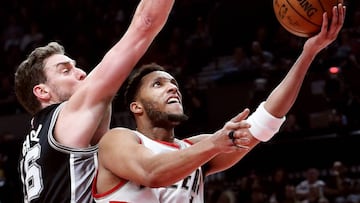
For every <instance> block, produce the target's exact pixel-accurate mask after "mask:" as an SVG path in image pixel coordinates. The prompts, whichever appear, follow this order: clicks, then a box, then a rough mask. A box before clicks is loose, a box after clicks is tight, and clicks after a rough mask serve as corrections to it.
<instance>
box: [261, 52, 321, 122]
mask: <svg viewBox="0 0 360 203" xmlns="http://www.w3.org/2000/svg"><path fill="white" fill-rule="evenodd" d="M314 57H315V54H312V53H310V52H306V51H303V52H302V53H301V55H300V56H299V58H298V59H297V60H296V62H295V63H294V65H293V66H292V68H291V69H290V70H289V72H288V74H287V75H286V76H285V78H284V79H283V80H282V81H281V83H280V84H279V85H278V86H277V87H276V88H275V89H274V90H273V91H272V92H271V94H270V95H269V97H268V98H267V99H266V103H265V105H264V107H265V109H266V110H267V111H268V112H269V113H270V114H271V115H273V116H275V117H277V118H281V117H283V116H285V115H286V114H287V113H288V112H289V110H290V108H291V107H292V106H293V104H294V102H295V100H296V98H297V96H298V94H299V91H300V88H301V85H302V83H303V81H304V78H305V76H306V73H307V71H308V69H309V67H310V65H311V63H312V61H313V60H314Z"/></svg>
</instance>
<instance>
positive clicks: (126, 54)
mask: <svg viewBox="0 0 360 203" xmlns="http://www.w3.org/2000/svg"><path fill="white" fill-rule="evenodd" d="M173 3H174V0H142V1H141V2H140V3H139V5H138V6H137V8H136V11H135V13H134V17H133V18H132V21H131V23H130V25H129V27H128V29H127V31H126V32H125V34H124V35H123V36H122V38H121V39H120V40H119V41H118V42H117V43H116V44H115V45H114V46H113V47H112V48H111V49H110V50H109V51H108V52H107V53H106V54H105V56H104V57H103V59H102V61H101V62H100V63H99V64H98V66H97V67H96V68H95V69H94V70H93V72H92V73H91V74H89V76H88V78H93V79H91V80H92V82H91V88H96V89H97V90H106V91H96V90H95V91H93V92H95V93H96V94H98V95H96V97H97V98H99V99H103V98H112V97H113V96H114V94H116V93H117V91H118V89H119V87H120V86H121V85H122V83H123V82H124V81H125V80H126V78H127V77H128V75H129V74H130V72H131V71H132V70H133V68H134V67H135V65H136V64H137V63H138V61H139V60H140V58H141V57H142V56H143V55H144V54H145V52H146V51H147V49H148V48H149V46H150V45H151V43H152V42H153V40H154V38H155V37H156V36H157V34H158V33H159V32H160V30H161V29H162V28H163V26H164V25H165V23H166V21H167V18H168V15H169V13H170V11H171V8H172V6H173Z"/></svg>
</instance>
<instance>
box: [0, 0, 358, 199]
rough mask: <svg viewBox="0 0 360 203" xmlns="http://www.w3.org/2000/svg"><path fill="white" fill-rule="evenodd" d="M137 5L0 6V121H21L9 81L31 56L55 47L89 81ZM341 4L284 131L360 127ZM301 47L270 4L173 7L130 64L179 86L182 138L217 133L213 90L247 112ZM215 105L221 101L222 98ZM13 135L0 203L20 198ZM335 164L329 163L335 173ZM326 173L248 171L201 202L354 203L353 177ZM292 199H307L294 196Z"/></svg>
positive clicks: (189, 0)
mask: <svg viewBox="0 0 360 203" xmlns="http://www.w3.org/2000/svg"><path fill="white" fill-rule="evenodd" d="M136 4H137V2H136V1H131V0H122V1H116V0H105V1H93V0H77V1H75V0H64V1H57V0H46V1H44V0H37V1H33V0H30V1H19V0H15V1H5V2H2V6H1V7H0V24H1V25H2V26H0V67H1V68H0V81H1V82H0V106H1V108H0V115H1V116H8V115H14V114H23V113H25V111H24V109H23V108H22V107H21V106H20V105H19V104H18V102H17V101H16V98H15V95H14V92H13V76H14V72H15V69H16V68H17V66H18V65H19V63H20V62H21V61H22V60H23V59H24V58H25V56H26V55H28V54H29V52H30V51H31V50H32V49H34V48H35V47H38V46H42V45H45V44H47V43H48V42H49V41H53V40H55V41H58V42H60V43H61V44H63V45H64V46H65V50H66V52H67V54H68V55H70V56H71V57H72V58H74V59H75V60H76V61H77V64H78V65H79V67H80V68H83V69H84V70H85V71H87V72H89V71H90V70H91V68H92V67H94V66H95V65H96V64H97V62H99V61H100V60H101V57H102V56H103V55H104V53H105V52H106V51H107V49H108V48H109V47H111V45H112V44H113V43H115V42H116V41H117V40H118V39H119V38H120V37H121V36H122V34H123V33H124V31H125V30H126V28H127V25H128V24H129V20H130V17H131V15H132V13H133V10H134V9H135V5H136ZM345 4H346V5H347V10H348V11H347V16H346V23H345V26H344V28H343V30H342V31H341V34H340V35H339V38H338V40H337V41H336V42H335V43H333V44H332V45H331V46H329V47H328V48H327V49H326V50H324V51H323V52H322V53H321V54H320V55H319V56H318V58H317V59H316V60H315V62H314V63H313V65H312V67H311V71H310V72H309V75H308V78H307V79H306V82H305V84H304V87H303V90H302V92H301V94H300V98H299V99H298V101H297V102H296V103H295V106H294V108H293V109H292V110H291V112H290V113H289V115H288V116H287V121H286V123H285V125H284V127H283V129H282V131H283V132H288V133H297V132H304V131H305V132H309V131H311V132H317V131H316V129H322V130H323V129H326V130H329V131H336V132H338V131H339V130H343V129H345V130H347V129H356V128H357V127H358V126H359V124H360V117H359V116H358V115H359V114H360V98H359V96H360V80H359V79H358V78H359V77H360V2H359V1H348V2H347V1H345ZM249 21H250V22H251V23H249ZM303 41H304V39H303V38H300V37H296V36H294V35H292V34H290V33H289V32H287V31H286V30H284V29H283V28H282V27H281V26H280V25H279V23H278V22H277V20H276V18H275V15H274V14H273V10H272V1H267V2H264V1H261V0H258V1H250V2H243V1H239V0H180V1H176V3H175V5H174V9H173V11H172V13H171V15H170V17H169V20H168V22H167V24H166V26H165V27H164V29H163V30H162V31H161V33H160V34H159V35H158V37H157V38H156V39H155V41H154V43H153V44H152V46H151V47H150V48H149V50H148V51H147V53H146V54H145V56H144V57H143V58H142V60H141V61H140V62H139V65H141V64H143V63H147V62H157V63H159V64H161V65H163V66H165V67H166V68H167V69H168V70H169V71H170V72H171V73H172V74H173V75H174V76H175V77H176V78H177V79H178V80H179V84H180V85H181V88H183V89H182V92H183V95H184V96H183V98H184V105H185V111H186V113H187V114H188V115H189V117H190V119H189V120H188V121H187V122H185V123H184V124H183V125H182V126H181V128H180V129H179V130H178V135H179V136H185V135H188V134H189V133H196V132H201V131H204V130H206V131H209V130H211V129H212V128H213V127H215V126H216V125H212V123H211V118H214V117H216V115H215V116H214V115H213V114H211V115H210V113H209V112H211V111H215V109H214V108H216V106H212V105H213V103H216V102H214V101H212V102H211V103H212V104H209V102H210V101H211V99H212V98H214V95H213V94H214V92H213V90H214V88H220V89H221V88H223V89H221V90H225V91H226V90H228V91H233V90H229V89H231V88H229V87H242V89H243V90H245V91H246V94H245V93H242V92H240V93H242V94H243V97H245V98H242V100H243V101H244V107H249V108H251V109H253V108H255V107H256V105H257V104H258V103H259V101H261V100H262V99H264V97H265V96H266V95H268V93H269V91H270V90H271V89H272V88H273V87H274V85H276V84H277V83H278V81H279V80H280V79H281V78H282V77H283V76H284V74H285V73H286V72H287V70H288V69H289V68H290V66H291V65H292V64H293V63H294V60H295V59H296V58H297V56H298V54H299V53H300V51H301V49H302V47H301V46H302V44H303ZM122 91H123V89H120V91H119V95H118V97H117V98H116V99H115V101H114V104H115V105H114V110H115V112H123V111H124V110H125V107H124V105H123V101H122ZM232 94H233V93H231V92H227V95H232ZM209 95H210V96H209ZM211 95H212V96H211ZM215 96H216V95H215ZM216 99H218V100H219V101H220V102H221V100H222V99H224V98H215V100H216ZM217 105H219V103H217ZM220 105H221V106H223V105H225V104H221V103H220ZM224 108H226V107H224ZM209 123H210V124H209ZM19 136H22V135H12V134H11V133H9V132H2V134H1V135H0V141H1V142H0V143H1V147H0V149H1V151H0V202H1V203H3V202H16V201H17V200H14V199H11V200H9V199H8V200H6V199H4V197H5V196H6V197H9V198H12V197H13V196H18V194H19V190H18V189H19V188H17V187H18V186H17V183H16V182H15V181H12V180H14V178H15V177H17V173H16V167H15V164H16V162H17V159H16V155H17V153H18V152H17V151H15V152H14V149H19V147H18V146H16V147H13V145H10V144H9V143H12V144H14V143H15V145H16V144H17V138H18V137H19ZM9 141H11V142H9ZM14 160H15V161H14ZM338 163H339V162H334V167H335V166H336V165H337V164H338ZM359 163H360V162H359ZM340 164H341V162H340ZM335 168H336V167H335ZM335 168H331V169H329V170H328V173H327V174H324V173H319V171H318V170H319V169H316V166H314V168H313V169H311V170H310V169H309V171H306V173H305V172H304V173H305V174H308V173H309V174H310V173H314V171H317V172H315V173H317V174H318V175H317V178H324V179H319V180H321V181H322V182H321V183H319V182H316V181H319V180H318V179H316V180H315V183H314V182H312V181H314V180H310V179H308V178H310V177H308V175H306V177H305V176H304V181H307V182H304V183H300V180H299V177H297V178H296V179H295V178H291V177H289V174H288V173H285V171H286V169H284V170H279V171H276V173H275V171H274V176H269V177H267V176H261V178H260V177H259V176H258V175H257V174H256V173H254V172H252V173H251V174H249V176H246V177H237V178H236V179H232V180H228V181H221V180H224V179H223V178H220V179H219V178H214V180H209V182H208V184H207V187H208V191H209V192H208V193H209V194H208V198H209V199H208V202H209V203H210V202H212V201H211V200H215V199H218V198H217V197H219V198H222V196H234V197H228V198H235V197H236V198H237V199H238V200H235V201H228V202H254V203H255V202H272V203H275V202H276V203H285V202H303V203H307V202H316V201H317V199H318V198H319V197H318V196H320V197H323V198H325V199H326V200H327V201H329V202H334V203H346V202H349V203H350V202H351V203H352V202H359V191H360V189H359V185H358V182H359V180H358V177H351V176H344V177H343V172H338V171H337V170H335ZM341 168H346V167H343V166H342V165H341ZM346 169H347V170H346V172H349V168H346ZM350 172H351V171H350ZM350 175H351V174H350ZM279 176H280V177H279ZM309 176H310V175H309ZM6 177H8V178H6ZM9 177H10V178H9ZM266 177H267V178H266ZM260 182H261V184H260ZM9 188H11V189H9ZM14 188H15V189H14ZM224 188H229V189H231V190H229V191H225V190H223V189H224ZM313 188H316V190H313ZM220 191H222V194H220V193H219V192H220ZM301 192H302V193H308V194H304V195H300V193H301ZM12 193H15V194H17V195H11V194H12ZM5 194H6V195H5ZM4 195H5V196H4ZM239 198H241V201H240V200H239ZM315 199H316V200H315ZM218 202H224V203H225V200H223V201H220V200H219V201H218Z"/></svg>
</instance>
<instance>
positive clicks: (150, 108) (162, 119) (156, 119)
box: [142, 101, 188, 128]
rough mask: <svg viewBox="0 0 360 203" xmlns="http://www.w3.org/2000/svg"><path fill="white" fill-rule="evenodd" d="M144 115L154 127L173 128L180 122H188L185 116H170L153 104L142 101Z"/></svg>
mask: <svg viewBox="0 0 360 203" xmlns="http://www.w3.org/2000/svg"><path fill="white" fill-rule="evenodd" d="M142 103H143V104H144V109H145V112H146V114H147V115H148V116H149V119H150V120H151V122H152V124H153V125H154V126H156V127H163V128H173V127H175V126H176V125H179V124H180V123H181V122H183V121H186V120H188V116H187V115H185V114H170V113H166V112H161V111H160V110H158V109H157V108H156V107H155V105H154V104H152V103H151V102H147V101H142Z"/></svg>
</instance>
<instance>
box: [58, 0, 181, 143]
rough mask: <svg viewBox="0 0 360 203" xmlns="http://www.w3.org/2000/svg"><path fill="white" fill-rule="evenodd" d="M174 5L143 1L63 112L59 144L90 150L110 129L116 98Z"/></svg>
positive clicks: (170, 0) (166, 1)
mask: <svg viewBox="0 0 360 203" xmlns="http://www.w3.org/2000/svg"><path fill="white" fill-rule="evenodd" d="M173 3H174V0H142V1H140V3H139V5H138V6H137V9H136V11H135V13H134V17H133V19H132V21H131V23H130V25H129V27H128V30H127V31H126V32H125V34H124V35H123V37H122V38H121V39H120V40H119V41H118V42H117V43H116V44H115V45H114V46H113V47H112V48H111V49H110V50H109V51H108V52H107V53H106V54H105V56H104V57H103V59H102V60H101V62H100V63H99V64H98V65H97V66H96V67H95V68H94V69H93V70H92V71H91V72H90V74H89V75H88V76H87V78H86V79H85V81H84V82H83V84H82V86H81V87H79V89H78V90H77V91H76V92H75V94H74V95H73V96H72V97H71V98H70V99H69V101H68V102H67V103H66V105H65V106H64V108H63V109H62V111H61V113H60V115H59V117H58V121H57V125H56V128H55V137H56V139H57V141H58V142H60V143H61V144H64V145H66V146H70V147H87V146H88V145H89V144H90V143H91V141H92V139H93V138H94V136H99V135H102V134H104V133H105V132H106V131H107V130H108V128H109V120H110V117H109V116H110V111H111V110H110V108H109V106H110V104H111V101H112V99H113V97H114V96H115V94H116V93H117V91H118V90H119V88H120V86H121V85H122V84H123V82H124V81H125V80H126V78H127V77H128V75H129V74H130V72H131V71H132V69H133V67H134V66H135V65H136V63H137V62H138V61H139V59H140V58H141V57H142V56H143V55H144V53H145V52H146V50H147V49H148V47H149V46H150V44H151V43H152V41H153V39H154V38H155V36H156V35H157V34H158V33H159V32H160V30H161V29H162V27H163V26H164V25H165V23H166V20H167V18H168V15H169V13H170V10H171V8H172V6H173ZM79 126H81V128H79ZM69 135H71V136H69ZM95 143H96V141H95Z"/></svg>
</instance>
